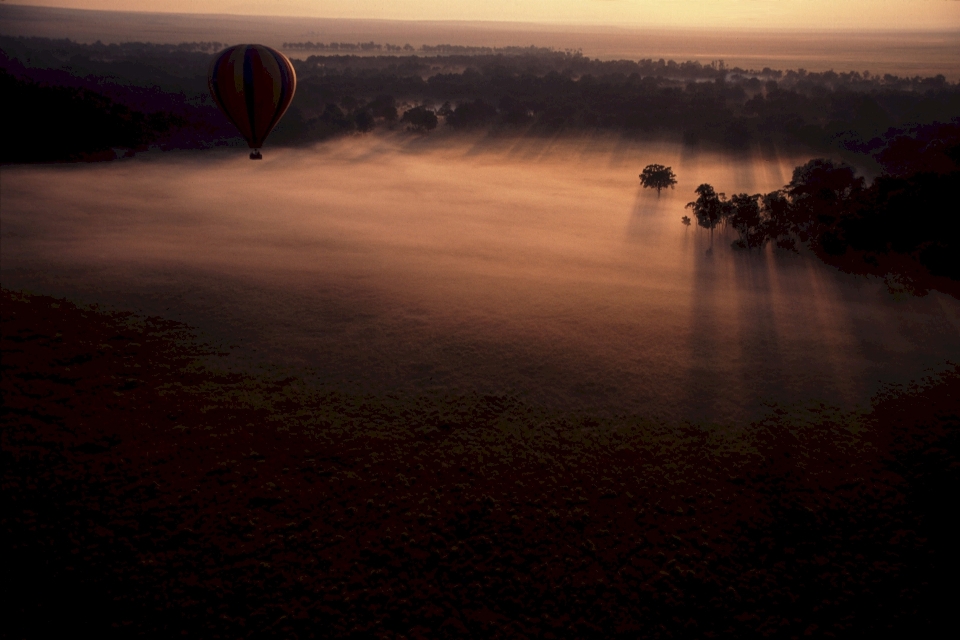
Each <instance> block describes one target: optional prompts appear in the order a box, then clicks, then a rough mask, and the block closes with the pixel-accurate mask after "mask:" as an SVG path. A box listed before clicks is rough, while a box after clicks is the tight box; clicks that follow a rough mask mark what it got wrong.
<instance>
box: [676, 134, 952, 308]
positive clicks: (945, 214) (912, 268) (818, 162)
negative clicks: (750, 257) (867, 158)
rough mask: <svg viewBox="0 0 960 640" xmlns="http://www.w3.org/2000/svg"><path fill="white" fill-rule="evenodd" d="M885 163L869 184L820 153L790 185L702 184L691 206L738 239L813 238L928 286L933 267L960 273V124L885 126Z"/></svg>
mask: <svg viewBox="0 0 960 640" xmlns="http://www.w3.org/2000/svg"><path fill="white" fill-rule="evenodd" d="M876 159H877V162H878V163H879V164H880V165H881V166H882V167H883V169H884V171H883V172H882V173H881V175H879V176H878V177H877V178H876V179H874V180H873V181H872V182H871V183H869V184H867V182H866V181H865V179H864V178H863V177H862V176H857V175H856V171H855V170H854V168H853V167H851V166H850V165H848V164H846V163H843V162H837V161H834V160H829V159H822V158H819V159H814V160H810V161H809V162H807V163H806V164H804V165H802V166H799V167H797V168H796V169H795V170H794V172H793V178H792V180H791V181H790V183H789V184H787V185H786V186H784V187H783V189H781V190H778V191H774V192H772V193H768V194H766V195H762V194H753V195H750V194H746V193H741V194H736V195H734V196H733V197H732V198H731V199H730V200H726V199H725V198H724V195H723V194H722V193H721V194H718V193H716V191H715V190H714V188H713V187H712V186H711V185H708V184H704V185H700V187H698V188H697V194H698V198H697V200H696V201H695V202H691V203H690V204H688V205H687V206H688V207H690V208H692V209H693V210H694V214H695V215H696V218H697V221H698V224H699V225H700V226H702V227H705V228H707V229H713V228H714V227H716V226H717V225H719V224H725V223H729V224H730V225H731V226H732V227H733V228H734V229H736V231H737V233H738V235H739V237H738V239H737V240H736V241H734V243H733V246H734V247H735V248H740V249H752V248H760V247H762V246H763V245H764V244H766V243H767V242H770V241H772V242H775V243H776V244H777V246H779V247H782V248H796V247H798V246H801V245H803V246H806V247H808V248H810V249H812V250H813V251H814V252H815V253H817V254H818V255H820V256H821V257H822V258H824V259H825V260H826V261H827V262H830V263H832V264H835V265H837V266H840V267H842V268H845V269H847V270H850V271H854V272H861V273H874V274H877V275H881V276H886V275H888V274H892V275H894V276H896V277H897V278H899V279H900V280H901V281H902V282H905V283H906V284H907V285H908V286H909V287H911V288H913V289H914V290H916V291H918V292H922V291H923V290H924V289H925V288H926V285H925V284H924V282H925V281H927V280H928V279H929V277H930V276H935V277H943V278H948V279H951V280H954V281H960V260H958V259H957V256H958V255H960V226H958V225H957V222H956V208H957V207H956V200H957V193H958V187H960V125H939V124H938V125H932V126H929V127H917V128H914V129H912V130H908V131H892V132H889V133H888V142H887V144H886V145H885V146H884V147H882V148H881V149H880V150H879V151H878V152H877V153H876Z"/></svg>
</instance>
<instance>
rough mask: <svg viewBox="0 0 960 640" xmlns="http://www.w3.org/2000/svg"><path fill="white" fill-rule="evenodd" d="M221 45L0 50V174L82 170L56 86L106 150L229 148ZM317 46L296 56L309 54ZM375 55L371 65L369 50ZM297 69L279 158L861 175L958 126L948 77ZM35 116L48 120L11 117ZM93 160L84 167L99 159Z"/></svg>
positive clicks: (394, 59)
mask: <svg viewBox="0 0 960 640" xmlns="http://www.w3.org/2000/svg"><path fill="white" fill-rule="evenodd" d="M217 44H218V43H210V42H199V43H185V44H183V45H178V46H170V45H151V44H143V43H127V44H122V45H116V44H113V45H103V44H99V43H98V44H94V45H80V44H77V43H74V42H70V41H68V40H47V39H40V38H11V37H0V68H2V69H4V70H5V71H6V72H7V73H8V74H9V75H10V76H12V78H13V79H15V80H16V81H17V82H11V81H10V80H5V81H4V82H5V83H6V84H5V96H7V98H6V99H5V101H4V109H5V114H6V115H9V114H10V113H13V114H15V115H16V117H17V118H20V119H21V120H19V121H20V122H24V123H25V126H23V127H19V128H17V129H15V131H14V136H13V139H12V140H10V141H8V142H7V144H5V145H4V157H3V160H4V161H6V162H20V161H34V160H54V161H55V160H68V159H73V158H75V157H76V156H77V152H76V150H75V148H74V146H73V145H72V144H61V143H60V140H61V139H62V138H61V137H60V136H58V135H52V133H48V132H47V130H48V128H49V126H48V125H50V124H51V122H50V120H49V113H51V112H56V111H57V109H58V107H61V106H62V107H64V108H66V107H69V106H70V105H72V104H74V103H76V101H77V99H78V98H77V96H76V95H73V94H70V93H69V92H64V91H59V92H57V91H52V90H51V89H52V88H54V87H70V88H74V89H85V90H89V91H93V92H96V93H98V94H101V95H102V96H103V97H104V99H105V101H104V102H103V106H102V109H101V111H102V112H103V113H104V114H107V115H101V116H92V115H89V116H88V115H83V116H78V118H77V119H75V120H74V121H73V122H76V123H77V124H76V125H73V124H72V125H71V126H83V127H84V128H86V129H89V130H90V131H91V134H90V136H89V137H90V139H91V140H94V141H95V140H106V139H110V140H111V144H114V143H115V145H114V146H120V147H129V148H132V149H139V148H145V146H147V145H151V144H154V145H157V146H160V147H163V148H167V147H179V148H198V147H206V146H210V145H215V144H223V143H225V142H227V141H231V140H232V141H234V142H236V140H237V137H236V133H235V132H234V131H233V130H232V128H231V127H230V125H229V123H228V122H227V121H226V119H225V118H224V117H223V116H222V115H221V114H220V113H219V112H218V111H217V109H216V108H215V106H214V105H213V102H212V101H211V99H210V97H209V95H208V93H207V84H206V78H207V70H208V65H209V63H210V57H211V55H212V52H213V49H214V48H216V46H217ZM293 44H294V43H291V46H292V45H293ZM317 44H318V43H299V45H302V47H301V48H302V49H305V50H312V49H316V45H317ZM319 44H323V43H319ZM341 44H343V43H338V44H337V47H338V50H341V49H342V47H341ZM368 45H369V46H368V49H370V51H375V50H376V48H375V47H376V46H377V45H376V44H375V43H368ZM330 46H331V45H323V47H324V48H325V49H324V50H329V47H330ZM363 46H364V45H363V43H361V44H358V45H356V47H358V49H357V50H358V51H361V52H362V51H364V49H363ZM391 46H393V47H395V48H399V46H398V45H391ZM350 50H352V49H350ZM392 50H393V49H391V51H392ZM294 66H295V67H296V71H297V76H298V88H297V94H296V97H295V98H294V101H293V103H292V105H291V107H290V111H289V112H288V113H287V115H286V116H285V118H284V120H283V121H282V123H281V125H280V127H279V129H278V130H277V131H276V132H275V133H274V134H273V136H272V137H271V139H270V142H271V143H273V144H306V143H312V142H315V141H318V140H323V139H325V138H328V137H330V136H335V135H342V134H347V133H351V132H365V131H371V130H373V129H378V128H391V127H393V128H396V127H400V128H411V129H414V130H417V131H421V132H423V131H429V130H432V129H434V128H444V129H451V130H476V129H489V130H491V131H494V132H498V133H501V134H511V135H516V134H519V133H523V134H526V135H555V134H557V133H558V132H582V131H609V132H617V133H621V134H624V135H629V136H635V137H650V138H668V139H676V140H682V141H683V142H685V143H686V144H690V145H699V146H709V147H715V148H722V149H730V150H746V149H753V148H756V147H761V148H766V149H788V148H789V149H811V150H820V151H830V152H835V153H841V154H845V155H847V156H850V157H861V156H862V157H863V158H864V159H866V160H869V159H870V158H871V157H872V154H875V153H877V152H879V151H880V150H881V149H883V148H884V147H885V146H886V145H888V144H889V143H890V141H891V139H892V138H894V137H896V136H897V135H899V133H897V131H900V130H905V129H909V128H910V127H914V126H917V125H928V124H932V123H949V122H951V121H956V119H957V118H958V117H960V84H957V83H951V82H948V81H947V80H946V79H945V78H944V77H943V76H937V77H934V78H920V77H914V78H900V77H895V76H891V75H884V76H877V75H870V74H868V73H860V72H850V73H835V72H832V71H830V72H825V73H807V72H805V71H803V70H794V71H786V72H784V71H779V70H773V69H769V68H764V69H760V70H750V69H740V68H727V67H725V66H724V64H723V63H722V62H721V61H716V62H714V63H711V64H710V65H703V64H701V63H699V62H693V61H688V62H680V63H678V62H675V61H672V60H670V61H667V60H640V61H630V60H620V61H600V60H593V59H590V58H586V57H584V56H582V55H580V54H579V53H576V52H558V51H551V50H547V49H538V48H533V47H530V48H523V47H509V48H506V49H502V50H495V51H487V50H484V49H482V48H481V49H477V48H471V47H460V46H453V45H438V46H437V47H432V48H429V50H427V49H424V50H422V51H420V52H419V53H414V52H409V51H407V52H406V55H353V54H348V55H340V54H337V55H312V56H310V57H309V58H307V59H306V60H295V61H294ZM33 83H36V84H37V85H38V86H33ZM84 95H85V96H86V97H85V100H87V101H88V102H89V100H90V96H87V95H86V94H84ZM37 96H42V97H37ZM38 102H44V103H46V104H48V105H49V107H47V108H46V109H43V110H40V111H35V110H32V109H30V108H26V107H24V106H18V105H24V104H31V105H32V104H36V103H38ZM122 108H126V109H129V110H130V113H126V112H122ZM81 112H82V113H87V112H86V111H81ZM115 112H116V113H115ZM111 114H112V115H111ZM131 119H132V120H136V121H139V120H140V119H143V120H145V121H147V122H150V123H152V124H151V125H150V126H149V127H148V128H146V129H143V130H141V131H139V134H138V135H114V133H113V132H114V130H115V129H117V128H120V129H123V127H124V126H126V125H125V124H124V123H125V122H126V120H131ZM81 121H82V122H81ZM84 122H85V124H84ZM165 125H166V126H165ZM891 131H893V133H891ZM97 132H99V133H101V135H99V136H98V135H94V134H95V133H97ZM98 146H100V147H102V145H98V143H96V142H94V143H93V147H98ZM93 147H91V148H89V149H87V150H86V152H87V153H99V152H102V151H104V149H103V148H93Z"/></svg>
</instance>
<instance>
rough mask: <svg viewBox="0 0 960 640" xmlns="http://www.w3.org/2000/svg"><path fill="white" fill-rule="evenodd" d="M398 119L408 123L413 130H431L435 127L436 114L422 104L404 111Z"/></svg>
mask: <svg viewBox="0 0 960 640" xmlns="http://www.w3.org/2000/svg"><path fill="white" fill-rule="evenodd" d="M400 121H401V122H406V123H407V124H409V125H410V129H412V130H414V131H431V130H433V129H436V128H437V114H436V113H434V112H433V111H431V110H430V109H427V108H426V107H424V106H420V107H414V108H413V109H409V110H407V111H405V112H404V113H403V117H402V118H400Z"/></svg>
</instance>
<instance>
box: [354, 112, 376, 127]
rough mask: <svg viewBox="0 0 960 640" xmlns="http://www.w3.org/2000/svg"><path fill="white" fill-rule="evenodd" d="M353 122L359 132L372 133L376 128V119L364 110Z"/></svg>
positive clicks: (358, 113)
mask: <svg viewBox="0 0 960 640" xmlns="http://www.w3.org/2000/svg"><path fill="white" fill-rule="evenodd" d="M353 121H354V122H355V123H356V124H357V130H358V131H364V132H366V131H372V130H373V127H374V122H375V119H374V117H373V114H372V113H370V112H369V111H367V110H366V109H363V110H362V111H359V112H357V114H356V115H355V116H354V117H353Z"/></svg>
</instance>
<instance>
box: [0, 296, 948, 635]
mask: <svg viewBox="0 0 960 640" xmlns="http://www.w3.org/2000/svg"><path fill="white" fill-rule="evenodd" d="M0 326H2V358H3V360H2V362H3V367H2V381H0V389H2V416H0V428H2V432H0V435H2V468H3V493H4V510H3V523H2V525H3V534H4V541H5V545H6V549H7V556H8V561H7V562H6V564H5V568H4V573H5V576H4V594H3V597H4V603H5V611H6V620H5V623H4V626H5V634H6V635H8V636H9V637H17V638H20V637H45V636H50V635H56V634H58V633H59V634H62V632H64V631H68V632H69V633H70V634H71V635H91V636H96V637H124V638H129V637H142V636H148V637H163V638H169V637H174V636H176V637H181V636H188V637H203V638H237V637H283V638H306V637H408V638H417V637H423V638H427V637H430V638H442V637H448V638H464V637H531V638H532V637H542V638H560V637H580V638H582V637H623V638H636V637H645V638H646V637H649V638H656V637H693V636H697V637H699V636H705V637H716V636H725V637H736V638H749V637H800V636H805V635H811V636H815V637H816V636H824V637H867V636H874V637H916V636H930V635H932V634H933V633H934V631H935V629H937V628H941V629H942V628H944V625H946V624H949V623H950V622H952V617H951V616H952V611H953V603H954V596H955V592H956V591H955V588H954V587H953V586H952V585H953V581H954V579H955V577H956V575H957V569H958V568H960V567H958V563H957V560H958V558H957V546H956V540H955V535H954V531H955V530H954V528H953V525H952V520H953V509H952V506H953V505H954V504H956V501H957V495H958V494H957V490H958V479H960V478H958V473H960V464H958V462H960V460H958V457H957V456H958V453H960V448H958V446H960V441H958V427H960V400H958V398H960V370H958V369H957V368H956V367H954V368H953V369H952V370H950V371H948V372H946V373H944V374H943V375H942V376H940V377H938V378H934V379H930V380H927V381H925V382H924V383H923V384H922V385H921V386H917V387H911V388H896V389H889V390H887V392H885V393H883V394H881V395H880V396H878V397H877V398H876V400H875V401H874V404H873V407H872V409H871V410H870V411H869V412H868V413H865V414H850V413H844V412H841V411H836V410H831V409H829V408H826V407H823V406H822V405H819V404H813V405H811V406H810V407H809V408H808V409H806V410H805V409H802V408H793V409H790V410H784V409H775V410H773V411H772V412H771V414H770V416H769V417H768V418H767V419H765V420H763V421H761V422H759V423H756V424H751V425H742V428H741V427H740V426H737V425H731V426H729V427H719V426H699V425H683V424H679V425H664V424H657V423H651V422H648V421H645V420H642V419H640V418H620V419H615V420H600V419H594V418H592V417H590V416H588V415H579V414H558V413H554V412H550V411H545V410H542V409H539V408H537V407H533V406H529V405H526V404H524V403H523V402H521V401H518V400H515V399H513V398H509V397H491V396H476V395H471V394H465V395H462V396H457V397H401V396H384V397H378V396H355V395H350V394H346V393H341V392H335V391H323V390H317V389H311V388H310V387H308V386H307V385H305V384H303V383H302V382H301V381H299V380H298V379H296V378H294V377H284V376H275V377H272V378H271V377H263V376H261V377H255V376H251V375H244V374H237V373H227V372H224V371H222V370H218V369H217V367H216V365H215V362H216V360H217V358H216V354H213V353H211V351H210V350H209V349H207V348H204V347H202V346H197V343H196V342H195V341H193V340H192V338H191V336H190V335H189V332H188V331H187V330H186V329H185V327H183V326H179V325H176V324H172V323H169V322H165V321H160V320H156V319H146V318H141V317H137V316H133V315H129V314H117V313H109V314H108V313H104V312H102V311H99V310H97V309H95V308H82V307H81V308H78V307H76V306H74V305H72V304H71V303H69V302H67V301H64V300H54V299H51V298H46V297H42V296H31V295H24V294H19V293H12V292H8V291H4V292H3V298H2V325H0Z"/></svg>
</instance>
